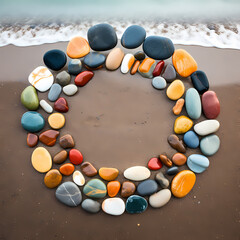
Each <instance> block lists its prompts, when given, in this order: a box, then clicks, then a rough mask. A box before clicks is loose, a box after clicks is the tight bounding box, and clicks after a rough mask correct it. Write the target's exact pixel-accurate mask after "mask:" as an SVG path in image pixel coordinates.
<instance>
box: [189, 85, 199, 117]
mask: <svg viewBox="0 0 240 240" xmlns="http://www.w3.org/2000/svg"><path fill="white" fill-rule="evenodd" d="M185 107H186V111H187V114H188V116H189V117H190V118H191V119H198V118H200V116H201V114H202V104H201V99H200V96H199V93H198V91H197V90H196V89H195V88H189V89H188V90H187V92H186V96H185Z"/></svg>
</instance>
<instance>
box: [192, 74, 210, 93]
mask: <svg viewBox="0 0 240 240" xmlns="http://www.w3.org/2000/svg"><path fill="white" fill-rule="evenodd" d="M191 80H192V84H193V86H194V88H196V90H197V91H198V92H199V94H203V93H204V92H206V91H207V90H208V89H209V82H208V78H207V75H206V74H205V73H204V72H203V71H196V72H194V73H193V74H192V75H191Z"/></svg>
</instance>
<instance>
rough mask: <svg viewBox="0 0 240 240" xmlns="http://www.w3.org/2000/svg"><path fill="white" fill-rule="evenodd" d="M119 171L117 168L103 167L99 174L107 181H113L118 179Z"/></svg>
mask: <svg viewBox="0 0 240 240" xmlns="http://www.w3.org/2000/svg"><path fill="white" fill-rule="evenodd" d="M118 173H119V171H118V169H116V168H106V167H102V168H100V169H99V171H98V174H99V176H100V177H101V178H102V179H104V180H106V181H112V180H114V179H116V178H117V176H118Z"/></svg>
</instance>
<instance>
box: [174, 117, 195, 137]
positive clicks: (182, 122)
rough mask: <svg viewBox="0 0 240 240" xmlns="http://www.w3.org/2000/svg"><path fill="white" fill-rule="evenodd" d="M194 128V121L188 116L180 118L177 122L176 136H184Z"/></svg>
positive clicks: (175, 125) (175, 124)
mask: <svg viewBox="0 0 240 240" xmlns="http://www.w3.org/2000/svg"><path fill="white" fill-rule="evenodd" d="M192 126H193V121H192V120H191V119H190V118H188V117H186V116H180V117H178V118H176V120H175V123H174V132H175V133H176V134H182V133H185V132H187V131H189V130H190V129H191V127H192Z"/></svg>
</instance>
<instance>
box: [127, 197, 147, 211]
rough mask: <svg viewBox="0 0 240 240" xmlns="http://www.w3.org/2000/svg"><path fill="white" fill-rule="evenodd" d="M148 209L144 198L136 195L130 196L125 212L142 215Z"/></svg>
mask: <svg viewBox="0 0 240 240" xmlns="http://www.w3.org/2000/svg"><path fill="white" fill-rule="evenodd" d="M147 207H148V203H147V201H146V199H145V198H143V197H140V196H138V195H132V196H130V197H129V198H128V199H127V202H126V211H127V212H128V213H131V214H134V213H142V212H144V211H145V210H146V209H147Z"/></svg>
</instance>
